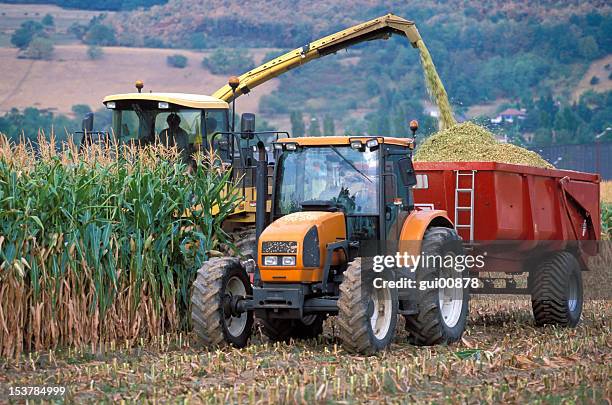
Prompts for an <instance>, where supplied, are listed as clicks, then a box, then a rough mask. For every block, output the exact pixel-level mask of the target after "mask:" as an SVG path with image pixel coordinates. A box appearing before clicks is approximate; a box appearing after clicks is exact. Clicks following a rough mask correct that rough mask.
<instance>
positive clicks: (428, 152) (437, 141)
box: [414, 122, 553, 168]
mask: <svg viewBox="0 0 612 405" xmlns="http://www.w3.org/2000/svg"><path fill="white" fill-rule="evenodd" d="M414 160H415V161H417V162H475V161H481V162H500V163H514V164H523V165H527V166H535V167H545V168H552V167H553V166H552V165H551V164H550V163H548V162H547V161H545V160H544V159H542V157H540V156H539V155H538V154H537V153H535V152H532V151H529V150H527V149H524V148H521V147H520V146H516V145H512V144H508V143H500V142H498V141H497V140H496V139H495V137H494V136H493V134H492V133H491V132H489V131H488V130H487V129H486V128H484V127H481V126H479V125H476V124H474V123H471V122H463V123H461V124H457V125H455V126H452V127H450V128H448V129H444V130H442V131H439V132H437V133H435V134H433V135H432V136H430V137H429V138H427V139H426V140H425V141H424V142H423V143H422V144H421V145H420V146H419V148H418V149H417V151H416V152H415V154H414Z"/></svg>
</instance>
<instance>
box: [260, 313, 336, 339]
mask: <svg viewBox="0 0 612 405" xmlns="http://www.w3.org/2000/svg"><path fill="white" fill-rule="evenodd" d="M258 320H259V322H260V323H261V330H262V332H263V334H264V335H266V336H267V337H268V338H269V339H270V340H272V341H274V342H287V341H288V340H289V339H291V338H293V339H312V338H316V337H317V336H319V335H320V334H321V333H323V321H325V315H318V314H313V315H306V316H304V318H302V319H279V318H258Z"/></svg>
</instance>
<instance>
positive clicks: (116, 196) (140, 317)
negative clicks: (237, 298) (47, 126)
mask: <svg viewBox="0 0 612 405" xmlns="http://www.w3.org/2000/svg"><path fill="white" fill-rule="evenodd" d="M177 156H178V154H177V153H176V151H174V152H173V151H168V150H166V149H164V148H162V147H160V146H151V147H147V148H144V149H134V148H130V147H128V146H125V147H119V146H109V145H106V146H104V145H103V146H92V147H91V148H89V149H88V150H85V151H83V152H81V153H79V152H77V150H76V148H74V145H70V144H69V145H65V146H64V147H63V148H61V150H59V151H58V150H57V146H55V145H53V144H52V143H46V142H44V141H43V142H40V144H39V145H38V146H37V148H33V147H32V146H31V145H30V146H24V145H13V144H9V143H8V142H7V141H6V139H4V138H0V325H2V326H1V327H0V354H1V355H2V356H7V357H8V356H15V355H19V353H20V352H21V351H22V350H28V351H29V350H40V349H45V348H50V347H55V346H57V345H77V346H78V345H84V344H94V345H95V344H98V343H99V342H102V341H107V340H109V339H128V340H130V339H135V338H137V337H145V338H147V337H150V336H155V335H159V334H162V333H165V332H167V331H177V330H181V329H185V328H187V327H188V317H187V316H186V315H187V314H188V310H189V308H188V303H189V294H190V286H191V282H192V280H193V278H194V276H195V273H196V270H197V268H198V266H199V265H200V264H201V263H202V262H203V261H205V260H207V258H208V251H210V250H212V249H216V248H218V246H217V245H218V244H221V243H225V242H226V235H225V234H224V232H223V230H222V229H221V225H222V222H223V220H224V219H225V218H226V217H227V215H228V214H229V213H231V212H232V211H233V209H234V207H235V205H236V202H237V201H236V200H237V197H236V195H237V194H236V193H235V192H234V191H235V184H233V183H231V182H230V172H229V171H228V170H224V169H223V168H222V167H218V166H215V164H214V163H215V159H214V157H213V158H211V159H208V160H204V161H202V160H200V161H199V163H197V164H196V165H195V168H193V169H192V170H187V168H186V167H185V165H184V164H183V163H180V161H179V160H180V159H177V158H176V157H177ZM213 208H214V210H215V212H217V211H218V213H217V214H215V215H214V216H213V215H212V212H213Z"/></svg>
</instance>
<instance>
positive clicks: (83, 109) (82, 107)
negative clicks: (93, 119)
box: [71, 104, 91, 119]
mask: <svg viewBox="0 0 612 405" xmlns="http://www.w3.org/2000/svg"><path fill="white" fill-rule="evenodd" d="M71 110H72V112H73V113H74V115H75V116H76V117H77V119H78V118H82V117H83V116H84V115H85V114H88V113H90V112H91V107H90V106H88V105H87V104H75V105H73V106H72V108H71Z"/></svg>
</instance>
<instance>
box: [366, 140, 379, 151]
mask: <svg viewBox="0 0 612 405" xmlns="http://www.w3.org/2000/svg"><path fill="white" fill-rule="evenodd" d="M366 146H367V147H368V148H369V149H370V150H371V151H374V150H376V149H378V139H369V140H368V141H367V142H366Z"/></svg>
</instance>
